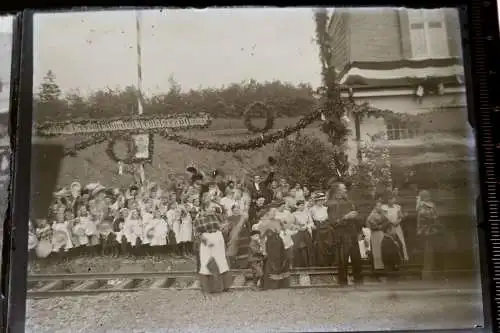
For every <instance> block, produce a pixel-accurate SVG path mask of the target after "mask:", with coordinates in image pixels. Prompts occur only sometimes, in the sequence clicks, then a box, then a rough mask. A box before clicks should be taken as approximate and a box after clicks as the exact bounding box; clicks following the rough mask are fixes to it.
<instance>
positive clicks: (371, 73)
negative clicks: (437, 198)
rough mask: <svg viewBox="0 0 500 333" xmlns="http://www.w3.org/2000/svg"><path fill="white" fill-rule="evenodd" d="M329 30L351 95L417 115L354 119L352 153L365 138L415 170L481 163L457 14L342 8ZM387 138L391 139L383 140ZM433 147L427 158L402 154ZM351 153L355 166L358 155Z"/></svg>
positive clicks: (360, 100) (345, 92) (346, 93)
mask: <svg viewBox="0 0 500 333" xmlns="http://www.w3.org/2000/svg"><path fill="white" fill-rule="evenodd" d="M328 29H329V34H330V36H331V42H332V44H333V50H334V53H333V56H332V59H331V62H332V64H333V65H334V66H335V68H336V69H337V70H338V80H339V82H340V83H341V84H342V86H343V95H344V96H345V97H348V96H352V98H353V99H354V101H355V102H356V103H357V104H362V103H368V104H369V105H371V106H373V107H376V108H379V109H382V110H391V111H394V112H400V113H407V114H412V115H418V116H417V117H416V118H415V120H414V121H412V122H404V121H397V120H394V119H392V120H387V119H383V118H374V117H365V118H363V119H360V120H359V121H353V122H352V123H353V132H354V133H356V135H353V137H352V139H351V140H352V141H354V142H352V144H351V145H350V146H351V147H356V141H360V140H361V141H362V140H369V141H371V142H375V143H376V144H387V143H389V145H390V147H391V150H392V151H393V154H392V155H393V159H394V160H396V163H406V164H408V165H413V164H420V163H422V162H429V161H435V162H440V161H444V160H471V159H472V160H473V159H474V153H475V152H474V149H475V148H474V145H473V144H472V142H473V140H471V139H472V131H471V128H470V126H469V125H468V121H467V120H468V118H467V108H466V97H465V85H464V69H463V65H462V61H461V58H462V56H461V55H462V50H461V35H460V24H459V18H458V11H457V10H455V9H435V10H434V9H433V10H416V9H415V10H413V9H412V10H407V9H403V8H386V9H347V8H346V9H344V8H340V9H335V11H334V12H333V14H332V18H331V20H330V23H329V27H328ZM382 136H385V137H386V138H387V139H388V141H381V140H376V138H377V137H382ZM431 143H432V146H433V151H429V152H427V153H425V154H411V156H409V155H408V156H407V155H406V154H404V153H401V152H403V151H407V150H408V148H410V147H420V146H426V145H429V144H431ZM438 146H440V147H438ZM398 147H399V148H402V149H399V150H398V149H397V148H398ZM403 148H404V149H403ZM396 152H398V153H396ZM349 155H350V158H351V159H353V160H355V159H356V149H352V151H350V152H349Z"/></svg>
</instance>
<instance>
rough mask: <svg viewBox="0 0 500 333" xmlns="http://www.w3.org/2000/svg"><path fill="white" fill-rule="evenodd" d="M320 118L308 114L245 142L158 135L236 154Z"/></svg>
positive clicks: (313, 113) (254, 147)
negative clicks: (281, 127)
mask: <svg viewBox="0 0 500 333" xmlns="http://www.w3.org/2000/svg"><path fill="white" fill-rule="evenodd" d="M320 117H321V113H320V112H318V111H313V112H311V113H310V114H308V115H306V116H304V117H302V118H301V119H300V120H299V121H298V122H297V123H296V124H295V125H293V126H287V127H285V128H283V129H281V130H279V131H276V132H272V133H266V134H262V135H261V136H260V137H256V138H252V139H249V140H247V141H241V142H230V143H218V142H213V141H210V140H197V139H193V138H187V137H185V136H182V135H177V134H172V133H167V132H162V133H160V135H161V136H162V137H164V138H165V139H168V140H172V141H175V142H177V143H179V144H183V145H188V146H191V147H194V148H197V149H209V150H215V151H221V152H236V151H239V150H254V149H257V148H260V147H262V146H265V145H267V144H270V143H275V142H278V141H279V140H281V139H285V138H286V137H288V136H290V135H291V134H293V133H297V132H298V131H300V130H302V129H304V128H306V127H307V126H309V125H310V124H312V123H313V122H315V121H316V120H318V119H319V118H320Z"/></svg>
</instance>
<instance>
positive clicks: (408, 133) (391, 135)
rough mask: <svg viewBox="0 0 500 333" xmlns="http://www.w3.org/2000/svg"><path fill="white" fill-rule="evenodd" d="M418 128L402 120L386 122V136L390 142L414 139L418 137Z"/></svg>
mask: <svg viewBox="0 0 500 333" xmlns="http://www.w3.org/2000/svg"><path fill="white" fill-rule="evenodd" d="M418 132H419V131H418V127H417V126H416V125H415V124H412V123H410V122H405V121H401V120H390V121H388V120H386V121H385V134H386V138H387V140H388V141H398V140H407V139H414V138H416V137H417V136H418Z"/></svg>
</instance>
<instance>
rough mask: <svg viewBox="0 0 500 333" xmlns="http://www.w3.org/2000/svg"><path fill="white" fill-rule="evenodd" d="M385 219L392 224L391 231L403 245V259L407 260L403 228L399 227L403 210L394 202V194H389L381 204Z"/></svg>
mask: <svg viewBox="0 0 500 333" xmlns="http://www.w3.org/2000/svg"><path fill="white" fill-rule="evenodd" d="M382 209H383V210H384V212H385V214H386V217H387V219H388V220H389V222H390V223H391V224H392V230H391V232H392V233H394V234H396V235H397V236H398V237H399V240H400V241H401V244H402V245H403V256H404V260H405V261H408V251H407V249H406V242H405V237H404V235H403V229H402V228H401V221H402V220H403V211H402V209H401V206H400V205H398V204H396V196H394V195H391V197H390V198H389V200H388V201H387V204H384V205H382Z"/></svg>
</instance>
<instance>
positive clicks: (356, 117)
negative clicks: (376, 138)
mask: <svg viewBox="0 0 500 333" xmlns="http://www.w3.org/2000/svg"><path fill="white" fill-rule="evenodd" d="M354 126H355V131H356V157H357V159H358V165H359V164H360V163H361V162H362V158H363V156H362V155H361V116H360V114H359V113H358V112H356V113H354Z"/></svg>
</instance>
